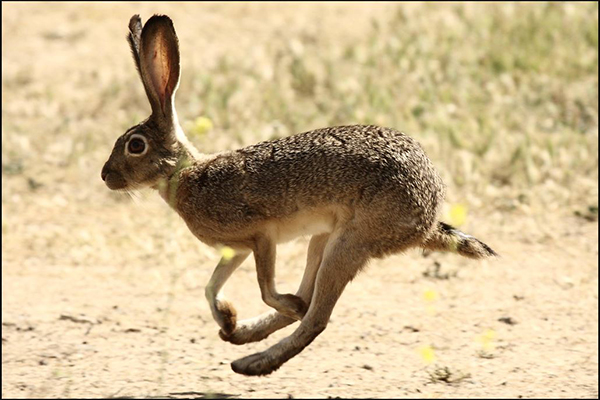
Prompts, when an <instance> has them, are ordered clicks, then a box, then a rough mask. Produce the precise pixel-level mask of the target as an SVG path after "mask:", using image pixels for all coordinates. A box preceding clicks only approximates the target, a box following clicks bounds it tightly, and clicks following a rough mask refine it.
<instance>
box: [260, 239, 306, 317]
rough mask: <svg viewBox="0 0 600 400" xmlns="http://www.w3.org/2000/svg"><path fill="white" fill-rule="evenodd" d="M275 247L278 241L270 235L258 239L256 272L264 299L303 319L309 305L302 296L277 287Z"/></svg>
mask: <svg viewBox="0 0 600 400" xmlns="http://www.w3.org/2000/svg"><path fill="white" fill-rule="evenodd" d="M275 247H276V243H275V242H274V241H273V240H271V239H270V238H268V237H265V236H262V237H259V238H257V239H256V241H255V247H254V259H255V260H256V274H257V276H258V286H259V287H260V293H261V295H262V299H263V301H264V302H265V303H267V305H269V306H271V307H273V308H274V309H276V310H277V311H279V312H280V313H281V314H283V315H285V316H287V317H290V318H293V319H295V320H298V321H299V320H301V319H302V317H304V314H306V310H308V305H307V304H306V302H305V301H304V300H302V299H301V298H300V297H298V296H295V295H293V294H279V293H277V290H276V289H275Z"/></svg>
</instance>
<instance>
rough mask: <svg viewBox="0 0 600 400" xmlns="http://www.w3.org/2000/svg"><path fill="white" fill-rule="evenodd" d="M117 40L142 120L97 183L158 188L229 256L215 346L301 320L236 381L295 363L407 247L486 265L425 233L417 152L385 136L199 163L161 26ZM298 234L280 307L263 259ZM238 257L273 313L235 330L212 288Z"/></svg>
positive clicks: (134, 24) (239, 368) (476, 245)
mask: <svg viewBox="0 0 600 400" xmlns="http://www.w3.org/2000/svg"><path fill="white" fill-rule="evenodd" d="M129 30H130V33H129V36H128V40H129V44H130V46H131V51H132V53H133V58H134V60H135V64H136V66H137V69H138V72H139V73H140V75H141V78H142V82H143V84H144V88H145V90H146V94H147V96H148V99H149V101H150V105H151V107H152V114H151V115H150V117H149V118H148V119H146V120H145V121H143V122H142V123H140V124H138V125H136V126H134V127H132V128H130V129H129V130H128V131H127V132H125V134H124V135H122V136H121V137H120V138H119V139H117V141H116V143H115V146H114V149H113V151H112V154H111V155H110V158H109V159H108V161H107V162H106V164H105V165H104V168H103V169H102V179H103V180H104V181H105V182H106V185H107V186H108V187H109V188H110V189H113V190H118V189H137V188H142V187H152V188H154V189H157V190H158V192H159V194H160V195H161V196H162V197H163V198H164V199H165V200H166V201H167V202H168V204H169V205H170V206H171V207H172V208H173V209H174V210H175V211H176V212H177V213H178V214H179V215H180V216H181V218H183V220H184V221H185V222H186V224H187V226H188V227H189V229H190V230H191V231H192V232H193V234H194V235H195V236H196V237H197V238H198V239H200V240H201V241H202V242H204V243H206V244H208V245H213V246H214V245H227V246H229V247H231V248H233V249H234V250H235V256H233V257H224V258H223V259H222V260H221V261H220V262H219V264H218V265H217V267H216V269H215V271H214V273H213V275H212V277H211V279H210V282H209V283H208V286H207V287H206V297H207V299H208V301H209V303H210V308H211V310H212V314H213V317H214V319H215V320H216V321H217V323H218V324H219V326H220V328H221V329H220V331H219V335H220V336H221V338H222V339H223V340H226V341H228V342H231V343H234V344H244V343H249V342H255V341H259V340H262V339H264V338H266V337H267V336H269V335H270V334H271V333H273V332H275V331H276V330H278V329H281V328H283V327H284V326H287V325H289V324H291V323H293V322H294V321H297V320H300V321H302V322H301V323H300V325H299V326H298V328H297V329H296V330H295V331H294V332H293V333H292V334H291V335H290V336H289V337H286V338H285V339H283V340H281V341H280V342H279V343H277V344H275V345H274V346H272V347H271V348H269V349H268V350H266V351H264V352H261V353H257V354H253V355H250V356H248V357H244V358H241V359H239V360H236V361H234V362H233V363H232V368H233V370H234V371H235V372H238V373H242V374H246V375H265V374H269V373H271V372H273V371H275V370H276V369H278V368H279V367H280V366H281V365H282V364H283V363H285V362H286V361H287V360H289V359H290V358H292V357H294V356H295V355H296V354H298V353H299V352H301V351H302V349H304V348H305V347H306V346H308V345H309V344H310V343H311V342H312V341H313V340H314V339H315V338H316V337H317V336H318V335H319V334H320V333H321V332H322V331H323V330H324V329H325V327H326V326H327V322H328V321H329V317H330V315H331V312H332V310H333V307H334V306H335V303H336V302H337V300H338V298H339V297H340V295H341V294H342V291H343V290H344V287H345V286H346V285H347V284H348V282H350V281H351V280H352V279H353V278H354V277H355V276H356V274H357V273H358V272H359V271H360V270H361V269H362V268H364V267H365V265H366V264H367V262H368V261H369V259H371V258H374V257H384V256H385V255H388V254H392V253H397V252H401V251H404V250H407V249H408V248H411V247H421V248H423V249H430V250H442V251H444V250H446V251H454V252H457V253H458V254H460V255H463V256H466V257H471V258H481V257H487V256H493V255H495V253H494V251H493V250H492V249H490V248H489V247H488V246H487V245H485V244H484V243H482V242H481V241H479V240H477V239H476V238H474V237H472V236H469V235H466V234H464V233H462V232H460V231H458V230H456V229H454V228H453V227H451V226H449V225H447V224H445V223H443V222H438V221H437V215H438V211H439V208H440V206H441V204H442V201H443V197H444V185H443V183H442V181H441V179H440V177H439V176H438V174H437V173H436V171H435V170H434V168H433V166H432V164H431V162H430V161H429V159H428V158H427V156H426V155H425V153H424V151H423V149H422V148H421V147H420V145H419V144H418V143H417V142H416V141H415V140H414V139H411V138H410V137H408V136H406V135H405V134H404V133H402V132H398V131H396V130H394V129H390V128H382V127H378V126H361V125H355V126H338V127H331V128H324V129H317V130H314V131H311V132H305V133H300V134H297V135H294V136H290V137H285V138H281V139H277V140H273V141H267V142H262V143H258V144H255V145H253V146H249V147H246V148H243V149H240V150H236V151H227V152H223V153H218V154H210V155H209V154H201V153H199V152H198V151H197V150H196V149H194V147H193V146H192V145H191V144H190V142H189V141H188V140H187V139H186V137H185V135H184V133H183V131H182V129H181V127H180V125H179V122H178V120H177V114H176V112H175V100H174V96H175V92H176V90H177V87H178V85H179V74H180V66H179V44H178V40H177V36H176V34H175V29H174V28H173V23H172V21H171V20H170V19H169V17H167V16H159V15H155V16H153V17H152V18H150V19H149V20H148V21H147V23H146V24H145V26H144V27H143V28H142V22H141V19H140V17H139V16H138V15H134V16H133V17H132V18H131V20H130V22H129ZM299 235H312V238H311V240H310V244H309V246H308V260H307V265H306V270H305V272H304V276H303V278H302V282H301V284H300V288H299V289H298V292H297V293H296V294H295V295H293V294H281V293H279V292H278V291H277V289H276V288H275V281H274V278H275V248H276V246H277V244H278V243H281V242H283V241H286V240H290V239H292V238H294V237H297V236H299ZM250 253H253V254H254V259H255V262H256V272H257V275H258V284H259V287H260V291H261V294H262V299H263V300H264V302H265V303H267V304H268V305H269V306H271V307H273V308H274V309H275V310H276V311H272V312H270V313H266V314H264V315H261V316H259V317H256V318H252V319H249V320H242V321H236V311H235V309H234V307H233V306H232V305H231V304H230V303H229V302H227V301H226V300H225V299H224V297H223V295H222V293H221V288H222V287H223V284H224V283H225V281H227V279H228V278H229V277H230V276H231V274H232V273H233V272H234V271H235V269H236V268H237V267H238V266H239V265H240V264H241V263H242V262H243V261H244V260H245V259H246V258H247V257H248V255H249V254H250Z"/></svg>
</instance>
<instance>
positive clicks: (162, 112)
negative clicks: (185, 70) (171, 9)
mask: <svg viewBox="0 0 600 400" xmlns="http://www.w3.org/2000/svg"><path fill="white" fill-rule="evenodd" d="M132 27H133V29H132ZM140 27H141V21H140V20H139V16H138V17H137V18H136V16H133V17H132V19H131V21H130V23H129V28H130V33H131V34H130V38H132V39H130V43H131V46H132V48H134V47H135V48H136V49H137V48H138V47H139V52H138V59H137V60H136V61H138V68H139V70H140V74H141V76H142V81H143V83H144V87H145V88H146V94H147V95H148V100H149V101H150V105H151V106H152V116H153V117H155V118H156V119H157V120H158V121H159V122H167V123H172V122H173V116H174V114H175V104H174V103H175V91H176V90H177V87H178V86H179V75H180V66H179V41H178V40H177V35H176V34H175V28H174V27H173V21H171V19H170V18H169V17H167V16H166V15H154V16H152V18H150V19H149V20H148V22H146V24H145V25H144V28H143V29H142V32H141V35H139V36H136V33H137V32H139V28H140ZM136 37H139V40H137V39H136Z"/></svg>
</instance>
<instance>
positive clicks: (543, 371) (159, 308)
mask: <svg viewBox="0 0 600 400" xmlns="http://www.w3.org/2000/svg"><path fill="white" fill-rule="evenodd" d="M194 6H195V5H193V4H190V3H185V4H171V3H169V4H168V5H165V6H164V7H163V6H162V5H159V4H118V5H117V4H92V5H85V7H84V6H83V4H80V5H77V4H71V5H67V4H43V5H41V4H38V5H26V4H6V3H3V4H2V9H3V16H2V32H3V38H2V44H3V50H2V59H3V72H2V74H3V75H2V76H3V92H4V94H3V122H2V141H3V151H2V154H3V175H2V397H3V398H32V397H52V398H56V397H73V398H75V397H83V398H89V397H104V398H177V399H186V398H205V397H240V398H285V397H290V396H293V397H297V398H298V397H302V398H322V397H342V398H347V397H354V398H358V397H362V398H380V397H381V398H398V397H415V398H429V397H457V398H472V397H479V398H481V397H486V398H492V397H495V398H500V397H507V398H517V397H519V398H521V397H523V398H531V397H536V398H540V397H547V398H556V397H561V398H571V397H575V398H597V397H598V222H597V218H593V216H592V217H590V218H588V219H586V218H581V217H580V216H575V215H573V213H572V212H564V211H563V210H561V209H560V208H557V207H548V208H547V209H543V208H541V209H540V208H538V209H526V208H517V209H516V210H513V211H511V212H507V211H505V210H496V211H494V210H491V211H490V210H489V209H488V208H483V210H482V211H478V210H477V209H475V208H471V209H470V210H469V215H468V218H467V221H466V223H465V224H464V226H463V227H462V229H463V230H465V231H466V232H468V233H470V234H472V235H474V236H476V237H478V238H480V239H481V240H483V241H485V242H486V243H488V244H489V245H490V246H491V247H492V248H494V250H496V251H497V252H498V253H499V254H500V255H501V257H499V258H498V259H494V260H485V261H471V260H466V259H463V258H461V257H459V256H457V255H453V254H440V253H435V254H431V255H428V256H423V255H422V254H421V252H420V251H418V250H416V249H415V250H412V251H409V252H407V253H406V254H402V255H394V256H392V257H389V258H386V259H383V260H374V261H372V262H371V264H370V266H369V268H368V269H367V270H366V271H365V272H363V273H362V274H361V275H360V276H359V277H358V278H357V279H356V280H355V281H354V282H352V284H351V285H349V286H348V288H347V289H346V291H345V292H344V294H343V296H342V298H341V299H340V301H339V303H338V305H337V306H336V309H335V310H334V313H333V316H332V320H331V322H330V324H329V326H328V327H327V329H326V330H325V331H324V332H323V333H322V334H321V335H320V336H319V337H318V338H317V339H316V340H315V341H314V342H313V343H312V344H311V345H310V346H309V347H307V348H306V349H305V350H304V351H303V352H302V353H300V354H299V355H297V356H296V357H294V358H293V359H292V360H290V361H289V362H287V363H286V364H284V365H283V366H282V367H281V368H280V369H279V370H278V371H276V372H275V373H273V374H271V375H269V376H266V377H259V378H256V377H245V376H241V375H238V374H235V373H234V372H233V371H232V370H231V368H230V366H229V363H230V362H232V361H233V360H235V359H237V358H240V357H242V356H246V355H249V354H251V353H254V352H257V351H262V350H264V349H266V348H267V347H268V346H270V345H273V344H275V343H276V342H277V341H278V340H280V339H282V338H283V337H285V336H287V335H289V334H290V333H291V332H292V331H293V329H295V326H290V327H287V328H285V329H283V330H281V331H279V332H276V333H275V334H273V335H272V336H271V337H269V338H267V339H266V340H264V341H263V342H259V343H253V344H249V345H244V346H234V345H232V344H229V343H226V342H223V341H221V340H220V339H219V337H218V335H217V331H218V328H217V325H216V323H215V322H214V321H213V320H212V318H211V315H210V310H209V308H208V305H207V303H206V301H205V299H204V287H205V284H206V282H208V279H209V277H210V274H211V272H212V268H213V267H214V265H216V263H217V261H218V258H219V255H218V252H217V251H216V250H213V249H211V248H209V247H207V246H205V245H203V244H201V243H200V242H198V241H197V240H196V239H195V238H194V237H193V236H192V235H191V233H189V232H188V231H187V228H186V227H185V225H184V223H183V222H182V221H181V220H180V219H179V218H178V217H177V216H176V215H175V214H174V213H173V212H172V211H171V210H170V209H169V208H168V206H167V205H166V204H164V202H162V200H161V199H160V198H159V197H158V196H157V195H156V194H155V193H152V192H143V193H141V194H140V195H139V196H138V197H136V198H134V199H129V198H125V197H123V196H119V195H118V194H114V193H111V192H110V191H109V190H108V189H107V188H106V187H105V186H104V184H103V182H102V181H101V179H100V169H101V166H102V163H103V162H104V161H105V159H106V158H107V157H108V154H109V152H110V149H111V147H112V141H109V138H111V137H113V139H112V140H114V139H116V137H117V136H118V134H120V133H118V132H106V131H105V128H103V127H102V126H98V121H97V119H94V117H89V116H88V117H86V116H84V115H82V114H77V112H75V111H73V109H72V107H73V105H75V104H79V103H82V102H83V103H85V102H86V97H85V95H84V94H81V93H80V92H79V91H78V89H81V90H85V91H86V92H85V93H88V94H89V93H90V91H93V90H94V87H93V85H94V81H89V80H88V81H86V80H85V79H84V78H85V76H84V74H83V73H81V75H78V72H74V71H76V70H77V69H69V68H73V66H74V65H75V66H77V63H78V62H81V65H82V68H84V67H83V66H85V68H88V67H89V68H92V67H93V66H94V65H106V64H111V65H113V64H114V65H115V67H114V70H115V71H121V70H122V71H123V72H122V74H123V75H124V76H125V75H133V74H134V71H133V67H132V62H131V60H130V58H129V54H128V49H127V47H126V42H125V39H124V37H125V31H124V28H125V26H126V23H127V21H128V19H129V17H130V16H131V15H132V14H133V13H140V14H142V16H143V17H145V18H147V17H148V16H149V15H150V14H152V13H154V12H161V13H166V14H169V15H171V16H172V17H173V18H174V19H175V20H176V21H178V22H177V23H179V24H180V25H181V26H202V31H203V32H210V34H209V35H208V36H204V37H202V38H197V37H195V35H196V36H197V35H198V31H193V30H188V31H187V33H186V30H184V29H179V32H180V40H181V42H182V43H183V44H185V43H191V41H192V40H197V41H198V46H199V47H201V48H202V52H201V53H199V54H195V55H193V56H192V55H191V56H190V57H197V58H203V57H206V58H207V59H212V58H214V56H215V55H216V54H224V53H227V52H228V51H236V49H239V48H243V47H244V46H249V45H251V41H252V40H269V39H268V38H270V37H272V35H276V34H277V33H278V32H281V31H282V30H283V31H285V32H294V31H295V30H300V27H301V26H302V24H303V23H305V22H306V21H307V20H311V21H318V24H317V25H318V26H321V27H322V26H328V25H329V24H335V23H336V22H338V21H340V19H342V18H343V19H344V20H345V21H348V20H352V21H354V23H352V24H350V23H346V24H339V29H332V30H329V31H328V32H329V34H328V35H329V36H327V40H330V41H336V40H346V41H352V40H354V38H357V37H358V36H359V35H360V32H361V31H362V30H364V29H367V28H369V27H370V26H371V20H372V19H375V20H381V19H385V18H386V15H387V13H388V12H389V10H390V7H392V6H393V4H391V3H385V4H378V5H376V6H372V5H365V4H358V3H356V4H353V5H345V6H344V5H340V4H336V3H330V4H326V5H317V4H314V3H313V4H300V5H290V4H288V5H282V4H281V5H277V6H278V7H279V9H278V10H277V11H278V12H273V8H272V7H273V6H268V5H267V4H264V3H262V4H254V5H247V4H238V7H236V8H232V7H226V6H224V5H223V4H206V7H205V9H204V12H203V13H198V12H197V8H194ZM196 7H197V5H196ZM269 7H271V8H269ZM82 8H83V9H82ZM159 8H160V9H159ZM48 21H51V23H50V22H48ZM178 26H179V25H178ZM49 27H52V28H53V29H50V28H49ZM223 32H226V33H227V34H226V35H225V34H223ZM257 38H259V39H257ZM261 38H262V39H261ZM217 43H218V44H217ZM113 44H114V46H117V47H113ZM94 46H97V47H94ZM67 50H70V51H73V52H75V53H76V54H78V56H80V57H82V59H81V61H78V59H77V58H75V59H74V58H72V57H68V56H65V55H64V54H66V53H65V52H67ZM67 53H68V52H67ZM206 62H207V63H209V62H210V61H206ZM200 63H201V62H200ZM124 65H127V67H125V66H124ZM121 66H123V67H121ZM85 68H84V69H85ZM22 71H28V72H27V73H29V74H30V76H29V77H27V76H25V77H23V76H22V75H19V74H20V73H22ZM86 71H89V69H86ZM115 73H118V74H121V72H115ZM106 77H107V75H106V74H105V73H104V72H103V71H98V73H97V75H96V76H95V79H96V81H95V82H97V83H98V84H100V83H102V82H105V79H106ZM18 79H24V80H27V79H30V80H32V83H31V85H32V86H29V89H27V90H28V91H27V96H30V97H27V96H25V95H21V94H19V91H18V90H15V89H14V86H12V85H13V81H14V80H18ZM134 79H135V77H132V81H134ZM50 82H53V83H52V84H50ZM38 83H39V85H38V86H35V85H37V84H38ZM53 85H54V86H53ZM47 87H50V88H53V90H55V91H58V90H64V91H65V93H71V94H69V95H68V96H67V97H68V98H67V99H66V100H65V103H64V104H68V106H65V108H62V107H61V106H60V105H58V106H57V105H56V104H55V103H52V102H49V103H44V101H42V100H39V99H38V98H37V97H36V95H35V93H38V94H39V93H46V92H44V90H45V88H47ZM137 89H139V88H136V89H135V90H137ZM141 94H142V93H141V91H139V90H138V93H136V97H137V96H138V95H141ZM55 95H56V92H55ZM141 100H143V98H142V99H140V101H141ZM96 105H97V104H95V103H94V107H95V106H96ZM97 106H98V107H99V109H100V110H101V109H102V105H101V104H100V105H97ZM82 107H84V106H83V105H82ZM90 107H91V106H90ZM596 111H597V110H596ZM56 114H62V115H64V116H65V118H67V119H69V118H71V119H72V120H78V121H81V122H80V124H79V125H77V127H78V129H80V130H94V131H97V132H99V135H100V136H101V139H98V140H97V143H95V144H93V146H91V147H89V148H86V149H87V150H86V153H85V154H84V156H82V157H81V158H80V159H75V160H71V161H70V164H69V166H68V167H65V168H62V167H60V166H61V164H60V163H61V162H62V161H61V159H60V154H61V153H60V149H58V150H57V149H53V148H52V146H51V144H49V145H48V146H47V147H45V148H44V149H39V148H37V147H36V143H35V137H33V138H31V137H30V139H29V140H30V142H27V143H25V144H23V143H24V142H23V143H21V142H19V140H20V139H15V137H17V136H18V132H16V131H15V129H17V128H15V127H18V126H20V125H18V124H17V122H16V120H17V119H27V118H31V120H32V121H33V120H35V121H37V122H36V125H33V123H32V125H31V126H30V128H31V129H38V131H36V134H39V135H40V137H41V136H44V135H57V134H56V133H55V132H54V131H52V132H50V131H48V132H46V131H45V130H44V121H47V124H49V125H52V122H50V120H51V119H53V116H54V115H56ZM118 115H120V114H115V115H106V114H103V113H102V112H101V111H100V112H99V114H98V116H97V117H98V118H105V119H106V121H110V120H111V118H117V117H118ZM86 118H88V119H86ZM106 124H108V125H109V124H110V122H106ZM111 128H113V126H111ZM8 135H13V137H12V138H8ZM56 137H58V136H56ZM7 145H8V146H17V145H22V147H20V148H19V149H20V150H19V151H22V150H23V149H25V150H27V149H31V154H27V153H25V154H24V156H23V157H24V158H23V159H24V160H25V161H24V163H25V164H24V165H25V167H23V168H24V170H23V171H22V170H20V169H18V168H17V167H14V165H13V164H8V161H6V163H5V157H6V159H8V157H11V154H12V153H11V151H13V149H11V148H5V146H7ZM72 146H75V147H74V148H76V145H73V144H72ZM14 149H15V150H14V151H17V150H16V147H14ZM55 150H56V151H55ZM433 161H434V164H436V165H438V166H440V167H442V168H443V164H444V160H443V159H436V160H433ZM11 168H12V169H11ZM14 168H17V172H14ZM11 171H12V172H11ZM595 185H596V189H595V190H596V192H595V193H596V201H597V181H596V183H595ZM596 206H597V203H596ZM482 207H483V206H482ZM596 215H597V214H596ZM307 243H308V239H307V238H301V239H298V240H296V241H293V242H290V243H286V244H283V245H281V246H280V247H279V248H278V269H277V285H278V287H279V288H280V289H281V290H282V291H288V292H293V291H295V285H297V284H298V283H299V281H300V277H301V274H302V270H303V263H304V261H305V257H306V255H305V254H306V248H307ZM436 266H438V267H436ZM436 268H438V269H436ZM225 291H226V293H227V296H228V298H229V299H230V300H231V301H232V303H233V304H234V305H236V308H237V310H238V313H239V317H240V318H242V319H243V318H249V317H253V316H255V315H258V314H260V313H262V312H266V311H268V307H267V306H266V305H264V304H263V303H262V301H261V299H260V293H259V290H258V285H257V282H256V273H255V271H254V264H253V262H252V261H246V262H245V263H244V264H243V265H242V267H241V268H240V269H239V270H238V271H237V272H236V273H235V274H234V275H233V277H232V278H231V279H230V281H229V282H228V283H227V285H226V286H225ZM445 367H447V370H446V371H450V372H451V375H450V376H449V377H447V379H446V380H447V381H449V382H445V381H444V378H443V377H441V378H440V376H439V375H438V379H433V378H432V375H433V374H435V373H436V372H437V373H440V372H443V371H444V368H445Z"/></svg>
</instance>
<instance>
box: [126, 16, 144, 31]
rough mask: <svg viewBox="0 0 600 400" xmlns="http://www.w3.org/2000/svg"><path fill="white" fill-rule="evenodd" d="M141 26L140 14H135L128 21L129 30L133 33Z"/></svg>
mask: <svg viewBox="0 0 600 400" xmlns="http://www.w3.org/2000/svg"><path fill="white" fill-rule="evenodd" d="M141 26H142V19H141V18H140V14H135V15H133V16H132V17H131V18H130V19H129V30H130V31H131V32H134V31H135V30H136V29H135V28H138V27H140V28H141Z"/></svg>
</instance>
